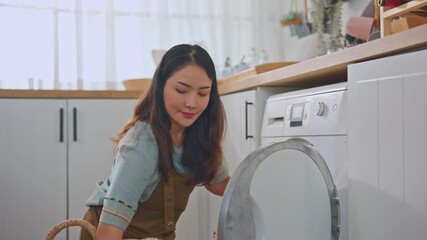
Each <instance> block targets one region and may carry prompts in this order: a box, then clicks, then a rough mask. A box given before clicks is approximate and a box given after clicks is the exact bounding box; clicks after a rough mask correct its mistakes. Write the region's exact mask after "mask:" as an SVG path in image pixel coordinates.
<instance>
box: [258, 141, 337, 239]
mask: <svg viewBox="0 0 427 240" xmlns="http://www.w3.org/2000/svg"><path fill="white" fill-rule="evenodd" d="M249 196H250V198H251V208H252V214H253V219H254V223H255V234H256V238H255V239H267V240H268V239H299V240H309V239H310V240H312V239H320V240H321V239H324V240H326V239H328V240H329V239H331V205H330V197H329V194H328V189H327V186H326V183H325V180H324V177H323V175H322V172H321V170H320V169H319V167H318V166H317V165H316V163H315V162H314V161H313V159H311V158H310V157H309V156H308V155H307V154H306V153H304V152H301V151H299V150H295V149H283V150H279V151H276V152H274V153H272V154H270V155H268V156H267V157H266V158H265V159H264V160H263V161H262V162H261V163H260V164H259V165H258V167H257V168H256V170H255V172H254V175H253V176H252V180H251V183H250V190H249Z"/></svg>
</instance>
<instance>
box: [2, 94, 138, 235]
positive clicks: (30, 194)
mask: <svg viewBox="0 0 427 240" xmlns="http://www.w3.org/2000/svg"><path fill="white" fill-rule="evenodd" d="M134 104H135V101H134V100H107V99H69V100H66V99H0V202H1V204H0V216H1V217H0V239H24V240H26V239H44V238H45V236H46V233H47V231H48V230H49V229H50V228H51V227H52V226H54V225H55V224H57V223H59V222H60V221H63V220H65V219H67V218H82V217H83V214H84V212H85V210H86V207H85V206H84V202H85V200H86V199H87V198H88V197H89V195H90V193H92V191H94V189H95V183H96V181H98V180H102V179H104V178H105V177H106V176H108V174H109V172H110V170H111V164H112V162H113V159H114V155H113V148H112V146H113V145H112V144H111V141H110V138H111V137H113V136H115V135H116V134H117V132H118V131H119V130H120V129H121V127H122V126H123V124H124V123H125V122H126V120H128V119H129V118H130V117H131V113H132V109H133V107H134ZM79 231H80V229H79V228H70V237H69V239H78V234H79ZM65 233H66V231H62V232H61V233H60V234H59V235H58V236H57V237H56V238H55V239H66V234H65Z"/></svg>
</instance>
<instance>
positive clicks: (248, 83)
mask: <svg viewBox="0 0 427 240" xmlns="http://www.w3.org/2000/svg"><path fill="white" fill-rule="evenodd" d="M422 47H427V24H425V25H421V26H418V27H415V28H412V29H409V30H407V31H403V32H399V33H396V34H392V35H389V36H387V37H384V38H380V39H376V40H373V41H370V42H366V43H363V44H359V45H357V46H353V47H350V48H346V49H343V50H341V51H339V52H335V53H332V54H328V55H325V56H321V57H316V58H313V59H309V60H306V61H302V62H299V63H295V64H292V65H289V66H285V67H282V68H278V69H275V70H272V71H269V72H265V73H261V74H258V75H255V76H249V77H247V78H242V79H238V80H236V81H228V82H225V83H222V84H219V86H218V88H219V92H220V94H221V95H223V94H228V93H233V92H238V91H243V90H248V89H252V88H256V87H260V86H282V87H286V86H289V87H314V86H320V85H326V84H331V83H336V82H344V81H347V65H349V64H352V63H357V62H362V61H366V60H371V59H375V58H381V57H385V56H390V55H393V54H398V53H402V52H405V51H410V50H415V49H417V48H422ZM140 94H141V92H139V91H85V90H8V89H3V90H2V89H0V98H112V99H113V98H117V99H135V98H137V97H138V96H139V95H140Z"/></svg>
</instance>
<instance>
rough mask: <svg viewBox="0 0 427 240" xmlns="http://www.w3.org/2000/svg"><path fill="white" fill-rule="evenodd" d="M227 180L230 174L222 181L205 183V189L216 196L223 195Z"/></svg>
mask: <svg viewBox="0 0 427 240" xmlns="http://www.w3.org/2000/svg"><path fill="white" fill-rule="evenodd" d="M228 181H230V176H228V177H227V178H226V179H225V180H224V181H222V182H219V183H215V184H212V185H206V189H207V190H208V191H209V192H211V193H213V194H215V195H218V196H222V195H224V191H225V188H226V187H227V184H228Z"/></svg>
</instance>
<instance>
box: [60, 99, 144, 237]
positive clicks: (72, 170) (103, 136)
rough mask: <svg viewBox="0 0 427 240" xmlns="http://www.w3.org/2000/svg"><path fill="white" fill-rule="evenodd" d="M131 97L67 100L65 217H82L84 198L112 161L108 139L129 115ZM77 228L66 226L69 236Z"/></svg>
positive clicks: (71, 235)
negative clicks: (67, 143) (66, 214)
mask: <svg viewBox="0 0 427 240" xmlns="http://www.w3.org/2000/svg"><path fill="white" fill-rule="evenodd" d="M135 103H136V102H135V100H121V99H73V100H68V119H69V125H68V130H69V134H68V141H69V149H68V176H69V179H68V189H69V193H68V194H69V195H68V196H69V218H82V217H83V215H84V213H85V212H86V210H87V207H86V206H85V201H86V199H87V198H88V197H89V196H90V194H91V193H92V192H93V191H94V190H95V187H96V185H95V184H96V182H97V181H101V180H105V179H106V178H107V177H108V176H109V174H110V172H111V166H112V164H113V161H114V157H115V155H114V147H113V144H112V141H111V138H112V137H115V136H116V135H117V133H118V132H119V131H120V130H121V129H122V127H123V126H124V124H125V123H126V121H127V120H129V119H130V118H131V115H132V112H133V109H134V105H135ZM79 234H80V229H79V228H70V237H69V239H79Z"/></svg>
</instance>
